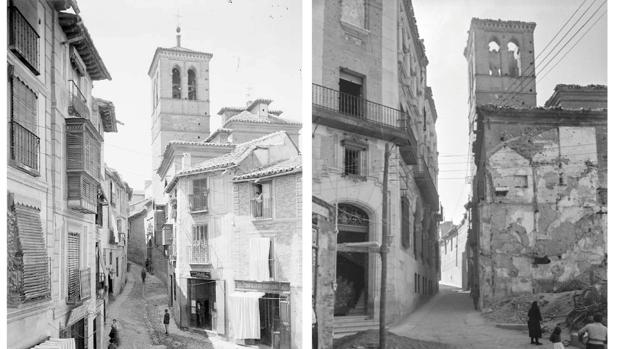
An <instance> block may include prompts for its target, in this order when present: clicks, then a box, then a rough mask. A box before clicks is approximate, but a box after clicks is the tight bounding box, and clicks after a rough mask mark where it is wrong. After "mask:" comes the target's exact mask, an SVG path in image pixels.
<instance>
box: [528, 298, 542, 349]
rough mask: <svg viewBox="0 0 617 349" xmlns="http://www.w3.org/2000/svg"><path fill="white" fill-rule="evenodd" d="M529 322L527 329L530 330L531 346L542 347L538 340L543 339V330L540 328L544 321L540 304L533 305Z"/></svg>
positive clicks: (529, 313) (529, 314)
mask: <svg viewBox="0 0 617 349" xmlns="http://www.w3.org/2000/svg"><path fill="white" fill-rule="evenodd" d="M527 316H528V317H529V320H527V327H528V328H529V338H531V344H536V345H542V343H540V342H539V341H538V340H539V339H540V337H542V328H541V327H540V321H542V315H541V314H540V307H538V302H533V303H531V308H530V309H529V312H528V313H527Z"/></svg>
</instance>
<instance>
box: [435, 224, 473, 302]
mask: <svg viewBox="0 0 617 349" xmlns="http://www.w3.org/2000/svg"><path fill="white" fill-rule="evenodd" d="M446 223H449V224H446ZM440 229H441V234H440V235H441V237H440V239H439V253H440V255H441V257H440V261H441V283H442V284H445V285H450V286H455V287H460V288H462V289H464V290H467V289H468V282H467V278H468V274H469V272H468V266H467V252H466V245H467V235H468V231H469V220H467V217H465V219H463V221H461V222H460V223H459V224H452V222H444V223H442V225H441V226H440Z"/></svg>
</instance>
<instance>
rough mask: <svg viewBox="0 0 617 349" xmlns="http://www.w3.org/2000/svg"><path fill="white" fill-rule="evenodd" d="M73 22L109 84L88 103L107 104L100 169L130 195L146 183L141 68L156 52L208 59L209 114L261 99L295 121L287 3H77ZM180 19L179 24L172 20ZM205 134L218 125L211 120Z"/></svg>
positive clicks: (297, 74) (147, 90) (297, 23)
mask: <svg viewBox="0 0 617 349" xmlns="http://www.w3.org/2000/svg"><path fill="white" fill-rule="evenodd" d="M78 6H79V9H80V11H81V13H80V15H81V17H82V19H83V21H84V24H85V25H86V27H87V28H88V32H89V33H90V35H91V36H92V39H93V41H94V44H95V45H96V48H97V50H98V51H99V54H100V55H101V57H102V59H103V62H104V63H105V65H106V67H107V69H108V70H109V72H110V74H111V76H112V80H111V81H96V82H95V83H94V90H93V95H94V96H96V97H100V98H104V99H107V100H111V101H113V103H114V105H115V109H116V118H117V119H118V120H119V121H121V122H122V123H124V125H118V133H106V134H105V150H104V151H105V154H104V155H105V162H106V163H107V164H108V165H109V166H110V167H112V168H115V169H116V170H118V171H119V172H120V174H121V175H122V177H123V178H124V179H125V180H126V181H127V182H128V183H129V185H130V186H131V187H132V188H133V189H137V190H142V189H143V185H144V180H146V179H148V178H150V177H151V176H152V172H151V167H152V166H151V155H150V140H151V138H150V137H151V136H150V127H151V124H150V117H151V113H152V109H151V105H152V103H151V98H152V97H151V85H150V83H151V82H150V77H149V76H148V68H149V66H150V62H151V61H152V57H153V56H154V52H155V50H156V48H157V47H173V46H175V45H176V26H177V24H178V20H179V22H180V26H181V28H182V46H183V47H186V48H189V49H192V50H197V51H205V52H209V53H212V54H213V58H212V60H211V61H210V102H211V105H210V114H211V115H216V113H217V112H218V111H219V110H220V109H221V108H222V107H226V106H245V105H246V101H247V100H249V99H256V98H268V99H272V100H273V101H274V102H273V103H272V104H271V108H273V109H278V110H282V111H283V112H284V113H283V114H282V115H281V117H285V118H288V119H291V120H294V121H300V120H301V98H302V94H301V74H302V72H301V68H302V67H301V63H302V40H301V39H302V12H301V10H302V9H301V3H300V2H299V1H286V0H207V1H198V0H175V1H171V0H108V1H98V0H79V1H78ZM178 13H179V15H180V17H179V18H178V17H177V15H178ZM211 121H212V122H211V124H212V125H211V130H215V129H216V128H217V127H218V126H219V125H220V119H219V117H218V116H213V118H212V120H211Z"/></svg>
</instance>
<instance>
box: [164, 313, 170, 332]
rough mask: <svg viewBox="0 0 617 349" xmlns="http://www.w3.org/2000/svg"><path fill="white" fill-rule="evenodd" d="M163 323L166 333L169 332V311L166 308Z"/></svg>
mask: <svg viewBox="0 0 617 349" xmlns="http://www.w3.org/2000/svg"><path fill="white" fill-rule="evenodd" d="M163 325H165V334H169V332H168V330H169V312H167V309H165V315H163Z"/></svg>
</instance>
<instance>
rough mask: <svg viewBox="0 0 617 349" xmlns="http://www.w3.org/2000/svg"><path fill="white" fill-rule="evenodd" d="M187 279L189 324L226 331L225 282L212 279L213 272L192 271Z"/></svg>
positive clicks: (221, 332) (210, 329)
mask: <svg viewBox="0 0 617 349" xmlns="http://www.w3.org/2000/svg"><path fill="white" fill-rule="evenodd" d="M190 276H191V277H190V278H188V279H187V286H188V291H187V300H188V302H187V303H188V304H187V308H188V309H187V310H188V312H187V313H188V322H189V323H188V325H189V327H191V328H195V329H201V330H204V331H214V332H217V333H220V334H224V333H225V322H224V297H225V288H224V285H225V282H224V281H223V280H214V279H212V274H211V272H206V271H194V270H193V271H191V272H190Z"/></svg>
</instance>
